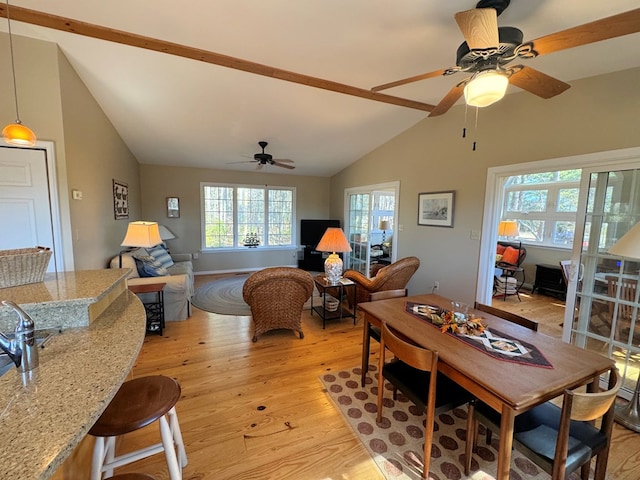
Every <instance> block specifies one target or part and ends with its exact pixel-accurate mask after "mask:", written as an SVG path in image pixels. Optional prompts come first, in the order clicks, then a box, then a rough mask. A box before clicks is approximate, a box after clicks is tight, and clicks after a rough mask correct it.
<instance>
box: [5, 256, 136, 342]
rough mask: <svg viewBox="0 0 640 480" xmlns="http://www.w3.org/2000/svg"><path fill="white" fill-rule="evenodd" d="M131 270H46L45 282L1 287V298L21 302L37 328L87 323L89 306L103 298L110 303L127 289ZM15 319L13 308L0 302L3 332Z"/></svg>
mask: <svg viewBox="0 0 640 480" xmlns="http://www.w3.org/2000/svg"><path fill="white" fill-rule="evenodd" d="M128 273H129V269H124V268H114V269H103V270H80V271H75V272H60V273H47V274H46V275H45V277H44V281H43V282H38V283H31V284H27V285H20V286H17V287H9V288H0V300H9V301H12V302H14V303H16V304H18V305H20V308H22V309H23V310H24V311H25V312H27V314H29V316H30V317H31V318H32V319H33V320H34V322H35V324H36V328H51V327H58V326H62V327H79V326H87V325H89V323H91V321H92V315H91V312H90V306H91V305H96V304H99V303H100V302H101V301H102V303H104V304H105V306H106V305H108V304H109V303H110V301H111V299H110V298H109V295H110V294H113V295H114V296H117V295H119V293H120V291H122V290H123V289H125V288H126V286H125V281H124V279H125V278H126V276H127V274H128ZM97 313H100V312H97ZM16 320H17V317H16V315H15V313H14V312H13V310H12V309H11V308H9V307H5V306H2V305H0V331H2V332H5V331H12V330H13V327H14V326H15V323H16Z"/></svg>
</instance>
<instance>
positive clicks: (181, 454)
mask: <svg viewBox="0 0 640 480" xmlns="http://www.w3.org/2000/svg"><path fill="white" fill-rule="evenodd" d="M169 426H170V427H171V431H172V432H173V441H174V442H175V444H176V448H177V450H178V460H179V463H180V467H181V468H184V467H185V465H186V464H187V462H188V461H187V452H186V450H185V448H184V441H183V440H182V432H181V431H180V424H179V423H178V414H177V413H176V408H175V407H173V408H172V409H171V410H169Z"/></svg>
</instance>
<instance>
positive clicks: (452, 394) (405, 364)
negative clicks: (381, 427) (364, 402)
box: [377, 323, 469, 478]
mask: <svg viewBox="0 0 640 480" xmlns="http://www.w3.org/2000/svg"><path fill="white" fill-rule="evenodd" d="M401 337H402V336H401V335H400V334H399V333H398V332H395V331H393V330H391V329H390V328H389V327H388V326H387V324H386V323H383V324H382V330H381V337H380V368H379V369H378V416H377V422H378V423H380V421H381V420H382V401H383V398H384V380H385V379H387V381H389V382H390V383H391V385H392V386H393V398H394V400H395V399H396V398H397V390H400V391H401V392H402V393H403V394H404V395H406V396H407V397H408V398H409V400H411V401H412V402H413V403H414V404H415V405H416V406H417V407H418V408H419V409H420V410H422V411H424V412H425V414H426V423H425V429H424V460H423V469H422V477H423V478H427V475H428V474H429V464H430V459H431V444H432V441H433V422H434V419H435V415H436V413H442V412H446V411H448V410H451V409H452V408H455V407H456V406H460V405H462V404H464V403H467V402H468V401H469V394H468V393H467V391H466V390H464V389H463V388H462V387H460V386H459V385H457V384H456V383H455V382H453V381H452V380H450V379H449V378H448V377H446V376H445V375H438V352H434V351H432V350H428V349H426V348H423V347H420V346H418V345H415V344H412V343H410V342H409V341H407V339H405V338H401ZM387 350H389V351H390V352H392V353H393V354H394V355H395V358H394V359H393V360H391V361H390V362H386V361H385V356H386V355H385V352H386V351H387Z"/></svg>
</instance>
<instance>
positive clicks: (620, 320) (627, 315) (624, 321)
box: [605, 275, 640, 341]
mask: <svg viewBox="0 0 640 480" xmlns="http://www.w3.org/2000/svg"><path fill="white" fill-rule="evenodd" d="M605 278H606V280H607V295H608V296H609V297H611V298H616V299H619V300H622V301H623V302H627V303H620V302H618V314H617V316H616V322H615V323H616V326H615V329H616V333H615V339H616V340H620V341H625V340H624V339H623V337H622V332H623V327H625V326H629V328H630V327H631V324H632V322H631V321H632V319H633V310H634V305H630V304H633V303H635V302H636V288H637V286H638V280H636V279H634V278H624V277H623V278H620V277H617V276H614V275H607V276H606V277H605ZM618 286H620V293H619V294H618ZM608 307H609V316H610V318H611V324H612V325H613V316H614V313H615V304H614V302H608ZM639 310H640V309H639ZM638 313H640V311H639V312H638ZM637 321H638V320H636V322H637ZM629 335H633V332H631V330H629Z"/></svg>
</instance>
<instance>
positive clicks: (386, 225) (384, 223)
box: [378, 220, 391, 231]
mask: <svg viewBox="0 0 640 480" xmlns="http://www.w3.org/2000/svg"><path fill="white" fill-rule="evenodd" d="M378 229H379V230H382V231H386V230H391V222H390V221H389V220H380V223H379V224H378Z"/></svg>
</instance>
